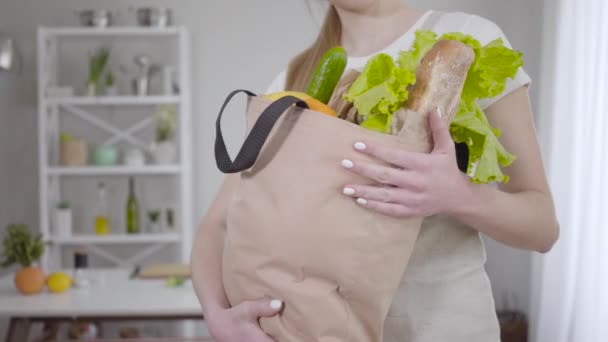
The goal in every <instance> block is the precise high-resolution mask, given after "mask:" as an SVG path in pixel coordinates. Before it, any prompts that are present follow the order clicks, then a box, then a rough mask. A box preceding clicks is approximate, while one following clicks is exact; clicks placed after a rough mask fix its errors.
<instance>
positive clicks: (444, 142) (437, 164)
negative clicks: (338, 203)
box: [342, 111, 470, 218]
mask: <svg viewBox="0 0 608 342" xmlns="http://www.w3.org/2000/svg"><path fill="white" fill-rule="evenodd" d="M429 121H430V127H431V130H432V135H433V142H434V148H433V151H432V152H431V153H429V154H427V153H415V152H407V151H403V150H399V149H395V148H388V147H383V146H378V145H375V144H370V143H366V142H357V143H355V144H354V148H355V150H357V151H359V152H361V153H365V154H367V155H369V156H372V157H374V158H377V159H379V160H383V161H385V162H387V163H389V164H390V165H392V166H383V165H380V164H376V163H368V162H363V161H357V160H354V161H353V160H348V159H345V160H343V161H342V166H343V167H345V168H347V169H349V170H350V171H352V172H355V173H357V174H359V175H361V176H364V177H366V178H369V179H371V180H373V181H375V182H378V183H381V184H382V185H381V186H370V185H357V184H348V185H346V186H345V187H344V189H343V192H344V194H345V195H347V196H351V197H354V198H356V199H357V203H358V204H359V205H361V206H363V207H365V208H368V209H372V210H376V211H378V212H380V213H383V214H386V215H389V216H394V217H403V218H405V217H426V216H431V215H434V214H437V213H448V214H449V213H451V212H454V211H456V210H457V208H458V207H459V206H461V205H462V199H463V195H465V193H466V192H467V191H469V188H470V181H469V179H468V177H467V176H466V175H465V174H463V173H462V172H460V170H459V169H458V164H457V162H456V152H455V147H454V141H453V140H452V137H451V136H450V132H449V129H448V126H447V124H446V123H445V121H444V120H442V119H441V116H440V113H438V112H437V111H433V112H432V113H431V114H430V115H429Z"/></svg>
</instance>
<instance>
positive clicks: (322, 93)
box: [306, 46, 347, 104]
mask: <svg viewBox="0 0 608 342" xmlns="http://www.w3.org/2000/svg"><path fill="white" fill-rule="evenodd" d="M346 61H347V56H346V51H345V50H344V48H342V47H341V46H336V47H334V48H332V49H330V50H328V51H327V52H326V53H325V54H324V55H323V57H322V58H321V60H320V61H319V64H317V67H316V69H315V72H314V74H312V78H311V79H310V83H309V84H308V88H307V90H306V93H307V94H308V95H310V96H312V97H313V98H315V99H317V100H319V101H321V102H323V103H325V104H327V103H328V102H329V99H330V98H331V95H332V94H333V93H334V89H335V88H336V85H338V82H339V81H340V78H342V73H344V69H346Z"/></svg>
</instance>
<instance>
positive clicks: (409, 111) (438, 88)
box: [392, 40, 475, 143]
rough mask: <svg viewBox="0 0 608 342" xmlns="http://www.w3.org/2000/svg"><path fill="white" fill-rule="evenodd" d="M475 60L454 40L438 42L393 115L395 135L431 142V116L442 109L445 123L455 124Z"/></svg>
mask: <svg viewBox="0 0 608 342" xmlns="http://www.w3.org/2000/svg"><path fill="white" fill-rule="evenodd" d="M474 61H475V53H474V52H473V49H471V47H469V46H468V45H466V44H464V43H461V42H458V41H454V40H440V41H438V42H437V43H436V44H435V45H434V46H433V47H432V48H431V50H430V51H429V52H428V53H427V54H426V55H425V56H424V58H423V59H422V61H421V62H420V65H419V66H418V69H417V70H416V83H415V84H414V85H412V86H411V87H410V89H409V98H408V101H407V102H406V104H405V106H404V108H402V109H400V110H399V111H397V112H396V113H395V115H394V118H393V126H392V133H393V134H398V135H399V136H402V137H406V136H407V137H408V140H409V138H414V139H423V138H424V139H425V140H426V141H428V142H429V143H430V139H431V136H430V134H429V122H428V121H429V120H428V116H429V113H430V112H431V111H433V110H434V109H435V108H439V110H440V112H441V113H442V118H443V120H445V121H446V122H447V123H448V124H449V123H450V122H451V121H452V119H453V118H454V115H456V112H457V110H458V104H459V103H460V97H461V94H462V89H463V87H464V83H465V81H466V78H467V73H468V71H469V68H470V67H471V64H472V63H473V62H474ZM421 128H424V129H421ZM412 135H413V136H412Z"/></svg>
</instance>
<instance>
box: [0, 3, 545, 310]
mask: <svg viewBox="0 0 608 342" xmlns="http://www.w3.org/2000/svg"><path fill="white" fill-rule="evenodd" d="M312 2H315V3H317V2H318V1H316V0H312ZM411 3H412V4H413V5H415V6H418V7H422V8H436V9H442V10H461V11H466V12H473V13H477V14H480V15H483V16H486V17H488V18H490V19H492V20H494V21H496V22H497V23H498V24H499V25H500V26H501V27H502V28H503V30H504V31H505V32H506V34H507V36H508V37H509V38H510V40H511V43H512V44H513V45H514V46H515V47H516V48H518V49H521V50H522V51H523V52H524V53H525V56H526V70H527V71H528V72H529V74H530V75H531V76H532V78H533V80H535V81H536V80H538V79H539V72H540V67H539V66H540V57H539V56H540V51H539V46H540V44H539V42H540V37H541V26H542V23H541V22H539V19H538V18H541V1H540V0H511V1H504V0H451V1H448V0H412V1H411ZM144 4H145V5H164V6H172V7H173V8H174V10H175V16H176V19H177V22H178V23H180V24H182V25H185V26H187V27H188V28H189V30H190V31H191V33H192V37H193V58H192V60H193V62H194V63H193V64H194V65H193V74H192V79H193V85H194V91H193V95H194V103H193V108H194V127H193V129H194V132H195V133H194V145H195V149H194V154H195V159H194V161H195V162H194V175H195V180H196V183H195V184H196V188H195V189H194V193H195V199H194V200H195V205H194V208H195V217H196V219H197V220H198V218H200V217H201V216H202V215H203V213H204V212H205V210H206V208H207V207H208V206H209V204H210V203H211V201H212V199H213V197H214V194H215V192H216V190H217V188H218V186H219V184H220V182H221V179H222V176H221V174H220V173H219V172H218V171H217V169H216V166H215V161H214V159H213V140H214V136H215V133H214V122H215V115H216V114H217V110H218V109H219V107H220V104H221V103H222V101H223V99H224V97H225V96H226V94H227V93H228V92H229V91H230V90H233V89H235V88H246V89H251V90H254V91H258V92H260V91H263V90H264V89H265V88H266V86H267V85H268V83H269V82H270V81H271V80H272V78H273V77H274V76H275V75H276V74H277V73H278V72H279V71H280V70H281V69H283V68H284V67H285V65H286V63H287V61H288V60H289V58H290V57H291V56H293V55H294V54H295V53H297V52H298V51H300V50H301V49H303V48H304V47H306V46H307V45H308V44H309V43H310V41H311V40H312V39H313V37H314V36H315V34H316V31H317V29H318V26H319V21H320V19H321V18H320V15H318V14H317V15H314V16H311V15H310V13H309V10H308V7H307V6H306V3H305V0H274V1H273V0H256V1H247V0H221V1H211V0H180V1H166V0H165V1H161V0H148V1H143V0H134V1H128V2H127V1H112V2H109V1H104V2H101V1H94V0H55V1H37V0H2V1H0V32H5V33H9V34H11V35H13V36H15V37H16V38H17V39H18V40H19V43H20V46H21V48H22V50H23V51H24V53H25V56H26V70H25V73H24V74H23V75H22V78H21V79H20V81H19V82H18V84H17V85H16V87H15V88H13V89H8V90H7V89H2V90H0V115H1V116H0V151H1V154H0V157H1V158H2V160H3V161H2V162H1V163H0V189H1V190H0V227H3V226H5V225H6V224H7V223H8V222H12V221H22V222H25V223H28V224H30V225H31V226H33V227H36V226H37V222H38V213H37V202H38V201H37V171H36V165H37V159H36V158H37V149H36V134H35V132H36V119H35V118H36V115H35V111H36V108H35V99H36V94H35V89H36V85H35V81H34V79H35V69H36V66H35V62H34V61H35V32H36V27H37V25H49V26H52V25H71V24H74V23H75V22H76V18H75V16H74V15H73V10H74V9H84V8H102V7H104V6H105V7H110V8H112V9H115V8H118V9H120V10H121V12H122V13H123V14H126V13H127V8H128V7H129V6H137V5H144ZM312 7H313V8H315V9H316V8H319V7H320V6H318V5H314V6H312ZM536 90H537V87H533V88H532V91H533V95H536ZM240 103H241V104H242V102H240ZM232 108H234V109H233V110H231V112H229V113H227V117H226V118H225V120H224V127H225V129H226V130H231V131H232V132H233V133H231V134H229V145H230V146H232V147H235V146H236V144H237V143H238V140H239V137H240V135H241V133H242V131H243V129H244V126H243V122H242V121H243V120H242V117H240V116H238V115H237V114H236V113H237V111H238V108H239V103H238V102H237V103H235V104H234V105H233V106H232ZM487 247H488V258H489V261H488V272H489V274H490V277H491V279H492V280H493V286H494V290H495V292H496V295H497V297H498V299H499V300H498V304H499V305H500V304H501V300H500V299H501V297H502V293H504V292H505V291H507V290H508V291H512V292H514V293H516V295H517V297H518V298H519V300H518V303H519V308H521V309H524V310H526V311H527V309H528V305H527V303H528V295H529V286H528V283H529V282H528V275H529V272H530V271H529V270H530V261H529V260H530V257H529V253H525V252H518V251H514V250H512V249H509V248H506V247H503V246H500V245H498V244H496V243H493V242H491V241H488V243H487Z"/></svg>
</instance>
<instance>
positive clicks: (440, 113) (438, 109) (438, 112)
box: [435, 107, 443, 118]
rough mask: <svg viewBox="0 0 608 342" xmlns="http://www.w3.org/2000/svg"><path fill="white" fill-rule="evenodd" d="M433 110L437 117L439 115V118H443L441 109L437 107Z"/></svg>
mask: <svg viewBox="0 0 608 342" xmlns="http://www.w3.org/2000/svg"><path fill="white" fill-rule="evenodd" d="M435 110H436V111H437V115H439V117H440V118H443V109H441V107H437V108H436V109H435Z"/></svg>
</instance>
